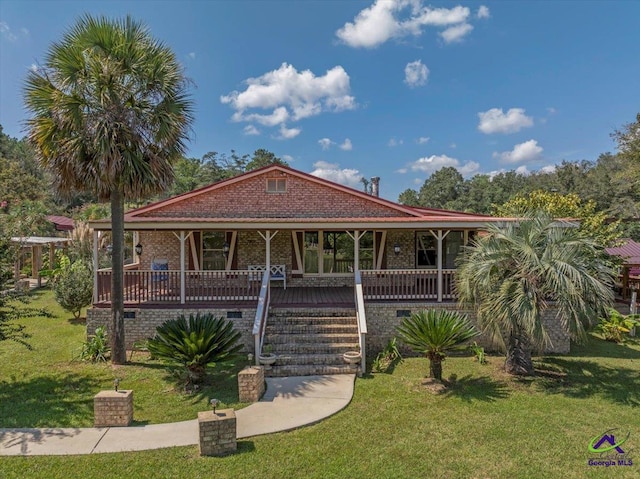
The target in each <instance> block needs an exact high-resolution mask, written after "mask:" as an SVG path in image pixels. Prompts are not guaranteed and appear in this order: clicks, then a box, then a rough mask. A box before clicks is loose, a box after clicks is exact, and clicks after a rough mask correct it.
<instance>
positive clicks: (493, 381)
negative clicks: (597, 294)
mask: <svg viewBox="0 0 640 479" xmlns="http://www.w3.org/2000/svg"><path fill="white" fill-rule="evenodd" d="M47 298H48V297H47V296H46V295H45V296H44V297H43V300H46V299H47ZM56 314H57V315H58V316H59V312H58V313H56ZM65 318H66V316H64V315H63V316H62V317H57V318H55V319H42V320H40V319H38V320H28V322H29V325H30V327H31V326H33V328H32V331H33V332H34V337H33V338H32V340H31V341H32V343H33V345H34V347H36V350H35V351H32V352H29V351H26V350H21V349H20V347H18V346H17V345H12V344H6V343H0V427H11V426H14V425H20V426H52V425H57V426H87V425H90V423H91V421H92V417H91V415H92V414H91V413H92V410H91V407H92V397H93V394H95V392H97V391H98V390H99V389H101V388H104V387H111V382H112V380H113V376H114V372H113V371H112V369H111V366H109V365H98V366H91V365H85V364H81V363H69V361H68V360H69V357H70V355H71V352H70V351H71V349H73V348H74V347H76V345H77V344H79V342H80V341H81V340H82V336H83V326H82V325H74V324H71V323H69V322H68V321H67V320H66V319H65ZM573 349H574V352H573V353H572V355H571V356H549V357H545V358H540V360H539V361H538V362H537V364H536V366H537V368H538V369H539V370H540V371H543V374H542V375H540V376H538V377H536V378H534V379H525V380H517V379H514V378H511V377H508V376H506V375H505V374H504V373H502V372H501V369H500V366H501V364H502V359H501V358H498V357H490V358H489V361H490V363H489V364H488V365H486V366H482V365H480V364H478V363H476V362H473V361H472V360H471V358H468V357H456V358H449V359H447V360H446V361H445V362H444V364H443V367H444V370H443V372H444V374H443V376H444V377H448V376H450V375H451V374H456V375H457V378H458V379H457V382H456V385H455V386H454V387H453V388H451V389H450V390H449V391H448V392H447V393H445V394H443V395H433V394H431V393H429V392H427V391H426V390H425V389H424V387H423V386H422V385H421V379H422V378H423V376H424V375H425V374H426V373H427V372H428V363H427V360H426V359H419V358H412V359H407V360H406V361H405V362H404V363H402V364H400V365H399V366H397V367H396V368H395V370H394V371H393V373H391V374H375V375H372V376H368V377H365V378H362V379H358V380H357V381H356V390H355V396H354V398H353V401H352V403H351V404H350V405H349V406H348V407H347V408H346V409H345V410H344V411H342V412H340V413H338V414H337V415H335V416H333V417H331V418H329V419H327V420H325V421H322V422H321V423H319V424H316V425H314V426H310V427H306V428H302V429H299V430H297V431H293V432H289V433H281V434H274V435H270V436H263V437H256V438H251V439H247V440H241V441H239V443H238V448H239V452H238V454H234V455H231V456H228V457H224V458H204V457H200V456H199V455H198V448H197V447H196V446H194V447H183V448H174V449H167V450H157V451H146V452H137V453H126V454H122V453H120V454H104V455H91V456H78V457H3V458H2V460H1V461H0V477H2V478H14V477H15V478H18V477H20V478H22V477H29V478H31V477H34V478H39V477H42V478H58V477H60V478H68V477H82V478H92V477H96V478H102V477H111V476H115V475H118V476H126V477H136V478H147V477H148V478H164V477H166V478H176V477H181V478H182V477H185V478H186V477H208V478H216V477H221V478H223V477H224V478H230V477H232V478H244V477H247V478H254V477H267V478H279V477H292V478H293V477H304V478H308V477H311V478H313V477H318V478H331V477H336V478H343V477H362V478H413V477H421V478H432V477H433V478H503V477H504V478H527V479H529V478H585V477H586V478H590V477H628V478H632V477H633V478H635V477H638V476H639V475H640V458H638V460H637V462H636V458H635V457H634V458H633V462H634V463H635V464H634V465H633V466H630V467H625V466H612V467H609V468H604V467H590V466H588V460H589V459H590V458H591V457H593V456H592V455H590V454H589V452H588V450H587V447H588V444H589V441H590V440H591V438H593V437H594V436H596V435H599V434H601V433H603V432H604V431H606V430H608V429H611V428H619V430H618V431H617V432H616V434H618V437H622V435H626V433H627V432H630V434H631V435H630V438H629V440H628V441H627V442H626V443H625V446H623V447H624V449H626V450H627V451H629V450H631V449H635V451H639V450H640V420H639V419H638V418H639V417H640V407H639V406H640V342H639V341H637V340H634V341H632V342H629V343H628V344H627V345H626V346H620V345H616V344H612V343H606V342H604V341H602V340H600V339H598V338H597V337H592V338H590V340H589V344H587V345H585V346H580V347H574V348H573ZM134 363H135V364H134V365H131V366H126V367H124V368H120V369H119V370H118V374H119V375H121V377H123V378H124V380H123V383H122V384H123V388H132V389H134V391H135V413H134V417H135V419H136V421H138V422H139V423H146V422H159V421H173V420H181V419H189V418H195V417H196V411H197V410H205V409H208V407H207V404H206V401H207V398H208V397H210V396H209V392H207V393H206V394H203V396H205V397H202V398H199V397H195V398H194V397H193V396H185V395H183V394H181V393H179V392H178V391H175V390H173V389H172V385H171V382H170V381H168V380H167V379H166V378H165V374H164V372H163V370H162V368H161V367H160V366H159V365H158V364H157V363H156V362H150V361H146V360H142V359H140V360H138V357H137V356H134ZM218 379H219V380H220V381H225V385H224V386H223V387H222V388H216V387H215V386H212V389H217V390H218V391H226V393H225V394H227V395H228V396H227V398H226V399H225V401H228V402H227V404H229V405H231V406H237V404H235V403H234V400H235V401H237V390H234V388H235V387H236V386H235V385H234V384H233V383H234V381H235V379H234V378H233V377H232V376H231V371H229V372H227V373H222V374H221V375H220V376H218ZM232 394H235V399H234V398H232V397H229V396H231V395H232ZM27 401H28V402H29V404H25V405H22V404H21V403H23V402H27ZM7 402H10V403H11V404H7ZM631 454H633V453H631ZM70 471H71V472H70ZM73 471H77V472H73ZM74 474H75V475H74Z"/></svg>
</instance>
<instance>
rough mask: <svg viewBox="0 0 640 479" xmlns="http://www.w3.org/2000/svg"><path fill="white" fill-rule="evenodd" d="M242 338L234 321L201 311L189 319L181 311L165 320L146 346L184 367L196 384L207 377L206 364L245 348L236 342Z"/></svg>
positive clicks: (229, 356) (218, 361)
mask: <svg viewBox="0 0 640 479" xmlns="http://www.w3.org/2000/svg"><path fill="white" fill-rule="evenodd" d="M239 339H240V332H238V331H234V329H233V322H231V321H226V320H225V319H224V318H215V317H214V316H213V314H211V313H207V314H203V315H200V313H198V314H197V315H196V316H194V315H193V314H191V315H190V316H189V319H188V320H187V318H185V316H184V315H180V316H178V318H176V319H172V320H169V321H165V322H164V323H163V324H162V325H160V326H159V327H158V328H157V330H156V335H155V337H154V338H152V339H150V340H149V341H148V342H147V347H148V349H149V352H150V353H151V354H152V355H153V356H154V357H156V358H159V359H164V360H166V361H168V362H169V363H173V364H175V365H178V366H180V367H181V368H184V370H185V371H186V372H187V383H188V384H191V383H196V384H197V383H200V382H202V381H203V380H204V378H205V373H206V368H207V365H209V364H213V365H215V363H222V362H225V361H228V360H230V359H232V358H233V355H234V354H236V353H237V352H238V351H240V350H241V349H242V345H241V344H239V345H237V344H236V343H237V342H238V340H239Z"/></svg>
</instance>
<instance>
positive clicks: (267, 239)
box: [265, 230, 271, 271]
mask: <svg viewBox="0 0 640 479" xmlns="http://www.w3.org/2000/svg"><path fill="white" fill-rule="evenodd" d="M266 233H267V236H266V237H265V244H266V248H267V252H266V258H265V263H266V267H267V271H271V231H269V230H267V231H266Z"/></svg>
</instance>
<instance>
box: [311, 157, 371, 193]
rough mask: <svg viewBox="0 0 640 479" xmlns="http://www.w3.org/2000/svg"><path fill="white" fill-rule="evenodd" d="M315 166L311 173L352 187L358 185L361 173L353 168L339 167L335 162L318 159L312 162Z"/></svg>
mask: <svg viewBox="0 0 640 479" xmlns="http://www.w3.org/2000/svg"><path fill="white" fill-rule="evenodd" d="M313 167H314V168H315V169H314V170H313V171H312V172H311V174H312V175H313V176H317V177H319V178H324V179H325V180H330V181H334V182H336V183H340V184H342V185H346V186H350V187H352V188H356V187H358V185H359V184H360V179H361V178H362V174H361V173H360V172H359V171H358V170H356V169H353V168H340V165H338V164H336V163H328V162H326V161H318V162H316V163H314V164H313Z"/></svg>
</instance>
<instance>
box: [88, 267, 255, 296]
mask: <svg viewBox="0 0 640 479" xmlns="http://www.w3.org/2000/svg"><path fill="white" fill-rule="evenodd" d="M261 281H262V273H260V272H255V271H252V272H251V273H249V271H244V270H243V271H186V273H185V301H190V302H197V301H216V300H217V301H220V300H223V301H225V300H226V301H247V300H257V299H258V297H259V294H260V283H261ZM123 286H124V302H125V303H138V304H139V303H145V302H151V303H153V302H160V303H163V302H172V303H176V302H177V303H180V300H181V298H180V271H176V270H169V271H154V270H138V271H132V270H125V271H124V280H123ZM97 290H98V291H97V296H96V297H97V301H98V302H99V303H109V302H111V270H110V269H109V270H99V271H98V272H97Z"/></svg>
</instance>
